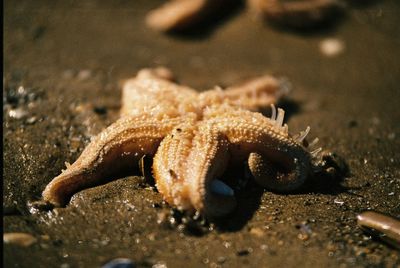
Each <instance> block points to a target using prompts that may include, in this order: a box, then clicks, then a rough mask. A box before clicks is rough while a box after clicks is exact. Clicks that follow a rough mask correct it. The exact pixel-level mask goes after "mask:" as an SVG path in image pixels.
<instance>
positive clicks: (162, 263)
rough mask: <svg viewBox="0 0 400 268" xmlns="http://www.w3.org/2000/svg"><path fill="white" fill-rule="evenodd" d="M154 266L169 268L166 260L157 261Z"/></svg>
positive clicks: (154, 267)
mask: <svg viewBox="0 0 400 268" xmlns="http://www.w3.org/2000/svg"><path fill="white" fill-rule="evenodd" d="M152 268H167V264H166V263H165V262H157V263H156V264H154V265H153V266H152Z"/></svg>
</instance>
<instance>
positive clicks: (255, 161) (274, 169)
mask: <svg viewBox="0 0 400 268" xmlns="http://www.w3.org/2000/svg"><path fill="white" fill-rule="evenodd" d="M248 166H249V170H250V172H251V174H252V175H253V177H254V180H255V181H256V182H257V183H258V184H259V185H260V186H262V187H264V188H266V189H268V190H271V191H275V192H289V191H293V190H296V189H297V188H299V187H300V186H301V185H302V184H303V183H304V180H303V179H302V178H304V177H303V176H301V174H300V172H301V170H299V169H297V170H296V169H295V170H293V171H291V172H285V170H284V169H283V170H282V169H281V168H280V167H278V166H277V165H276V164H274V163H273V162H272V161H270V160H269V159H268V157H266V156H264V155H263V154H260V153H255V152H254V153H250V155H249V158H248Z"/></svg>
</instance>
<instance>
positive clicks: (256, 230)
mask: <svg viewBox="0 0 400 268" xmlns="http://www.w3.org/2000/svg"><path fill="white" fill-rule="evenodd" d="M250 233H251V234H252V235H255V236H257V237H263V236H264V231H263V230H262V229H261V228H251V230H250Z"/></svg>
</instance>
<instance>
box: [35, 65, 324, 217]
mask: <svg viewBox="0 0 400 268" xmlns="http://www.w3.org/2000/svg"><path fill="white" fill-rule="evenodd" d="M171 80H172V75H171V74H170V73H169V71H168V70H166V69H153V70H148V69H145V70H142V71H140V72H139V73H138V75H137V76H136V77H135V78H133V79H129V80H127V81H126V82H125V84H124V87H123V99H122V108H121V118H120V119H119V120H118V121H117V122H115V123H114V124H112V125H110V126H109V127H108V128H107V129H105V130H104V131H103V132H101V133H100V134H99V135H98V136H96V137H94V138H93V139H92V141H91V142H90V144H89V145H88V146H87V148H86V149H85V150H84V151H83V152H82V154H81V156H80V157H79V158H78V160H77V161H76V162H75V163H73V164H72V165H69V166H67V169H66V170H65V171H63V172H62V173H61V174H60V175H59V176H57V177H56V178H54V179H53V180H52V181H51V182H50V183H49V184H48V185H47V187H46V188H45V190H44V191H43V194H42V195H43V199H44V200H45V201H47V202H49V203H51V204H53V205H55V206H63V205H65V204H67V203H68V201H69V199H70V197H71V196H72V195H73V194H74V193H76V192H78V191H80V190H82V189H85V188H88V187H92V186H94V185H98V184H101V183H105V182H107V181H109V180H111V179H114V178H117V177H121V176H123V175H125V174H127V172H129V171H132V170H134V169H135V166H136V165H137V163H138V162H139V160H140V159H141V158H142V157H143V156H144V155H146V156H154V161H153V174H154V178H155V182H156V187H157V189H158V190H159V192H160V193H161V194H162V196H163V198H164V199H165V201H166V202H168V203H169V204H171V205H173V206H176V207H178V208H180V209H185V210H197V211H199V212H201V213H203V214H204V215H206V216H211V217H213V216H223V215H226V214H228V213H230V212H231V211H232V210H233V209H234V208H235V206H236V199H235V196H234V191H233V190H232V189H231V188H230V187H229V186H227V185H226V184H225V183H224V182H222V181H221V180H219V179H220V178H221V176H222V175H223V173H224V171H225V170H226V169H227V167H228V165H229V164H230V163H243V162H247V163H248V165H249V170H250V172H251V173H252V174H253V176H254V178H255V180H256V181H257V182H258V183H259V184H260V185H262V186H264V187H267V188H269V189H272V190H276V191H289V190H293V189H295V188H298V187H299V186H300V185H301V184H302V183H303V182H304V180H305V179H306V178H307V176H308V175H309V174H310V173H311V170H312V160H313V156H314V155H315V154H316V153H318V151H319V150H316V151H314V152H309V149H308V146H306V145H304V144H306V143H304V144H303V140H304V138H305V136H306V135H307V133H308V131H309V128H308V129H307V130H306V131H305V132H302V133H300V135H298V136H297V137H292V136H290V135H289V134H288V127H287V125H286V124H284V125H283V117H284V112H283V110H282V109H278V113H276V110H275V107H272V108H273V109H272V115H271V118H267V117H265V116H263V115H262V114H260V113H258V112H254V111H257V110H258V109H260V108H262V107H265V106H266V105H269V104H272V103H275V102H276V101H277V100H278V99H279V98H280V97H281V96H282V95H284V94H286V93H287V82H285V81H284V80H277V79H275V78H273V77H270V76H263V77H259V78H256V79H253V80H251V81H249V82H247V83H245V84H243V85H241V86H238V87H231V88H227V89H225V90H222V89H220V88H216V89H213V90H209V91H205V92H202V93H197V92H196V91H195V90H193V89H191V88H189V87H184V86H180V85H177V84H175V83H173V82H172V81H171ZM225 181H226V179H225Z"/></svg>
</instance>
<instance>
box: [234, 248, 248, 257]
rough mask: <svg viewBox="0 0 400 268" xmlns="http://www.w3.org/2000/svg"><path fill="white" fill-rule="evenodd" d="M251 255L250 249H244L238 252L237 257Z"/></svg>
mask: <svg viewBox="0 0 400 268" xmlns="http://www.w3.org/2000/svg"><path fill="white" fill-rule="evenodd" d="M249 254H250V251H249V250H248V249H242V250H239V251H237V252H236V255H238V256H247V255H249Z"/></svg>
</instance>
